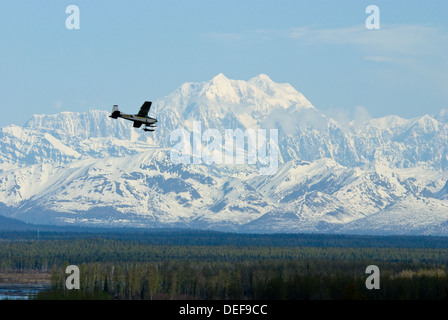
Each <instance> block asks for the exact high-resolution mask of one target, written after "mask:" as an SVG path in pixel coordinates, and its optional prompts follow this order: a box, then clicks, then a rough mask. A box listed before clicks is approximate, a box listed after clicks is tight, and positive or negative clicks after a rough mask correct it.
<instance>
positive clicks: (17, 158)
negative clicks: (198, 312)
mask: <svg viewBox="0 0 448 320" xmlns="http://www.w3.org/2000/svg"><path fill="white" fill-rule="evenodd" d="M120 109H122V110H123V111H126V112H133V111H132V110H133V109H135V107H132V106H120ZM135 112H137V110H135ZM109 115H110V110H90V111H88V112H83V113H79V112H61V113H58V114H54V115H34V116H33V117H32V118H31V119H30V120H29V121H27V122H26V123H25V124H24V125H23V126H16V125H9V126H6V127H3V128H1V130H0V164H1V167H0V214H1V215H2V216H5V217H8V218H15V219H19V220H22V221H24V222H27V223H34V224H46V225H75V226H101V227H143V228H165V227H168V228H195V229H211V230H220V231H237V232H253V233H255V232H263V233H272V232H283V233H284V232H292V233H295V232H322V233H325V232H326V233H357V234H425V235H448V182H447V181H448V111H447V110H441V111H440V112H439V113H437V114H435V115H423V116H421V117H417V118H413V119H404V118H401V117H399V116H396V115H390V116H386V117H383V118H377V119H374V118H371V117H364V118H363V119H357V120H356V121H355V120H354V121H351V122H349V123H341V122H339V121H337V120H335V119H333V118H331V117H329V116H327V115H325V114H323V113H322V112H320V111H319V110H318V109H317V108H315V107H314V106H313V105H312V103H311V102H310V101H308V100H307V99H306V98H305V96H304V95H303V94H301V93H300V92H298V91H297V90H296V89H295V88H293V87H292V86H291V85H289V84H286V83H275V82H274V81H272V80H271V79H270V78H269V77H268V76H267V75H264V74H261V75H258V76H256V77H254V78H252V79H249V80H248V81H243V80H232V79H228V78H227V77H225V76H224V75H223V74H219V75H217V76H215V77H214V78H213V79H211V80H210V81H206V82H202V83H185V84H183V85H182V86H180V87H179V88H178V89H177V90H176V91H174V92H173V93H171V94H170V95H168V96H166V97H163V98H160V99H158V100H156V101H153V107H152V109H151V111H150V115H151V116H155V117H157V119H158V128H157V129H156V131H155V132H153V133H147V132H143V131H142V130H141V129H134V128H132V123H130V122H126V121H125V120H122V119H118V120H114V119H111V118H109ZM198 124H199V125H200V127H199V128H200V132H199V134H202V136H199V137H200V138H199V140H198V139H196V141H195V132H196V131H197V129H198ZM209 129H210V130H212V131H209V132H213V133H214V141H213V139H211V140H210V139H207V138H204V137H205V133H206V132H207V130H209ZM195 130H196V131H195ZM237 130H240V131H239V132H243V133H248V132H250V131H251V130H252V131H253V132H256V133H266V143H265V144H264V145H263V148H264V149H263V148H261V149H260V146H259V145H258V147H259V148H258V153H256V154H255V155H256V156H257V155H258V158H257V159H256V160H257V161H255V162H251V161H249V155H248V154H249V150H250V149H249V145H250V141H249V140H250V139H249V138H247V137H246V138H245V139H246V140H244V144H243V145H237V144H236V139H233V138H232V140H231V141H233V142H235V146H233V148H232V150H231V151H232V152H235V155H236V154H238V152H240V154H242V155H243V159H244V161H243V163H239V162H237V160H236V158H237V157H236V156H235V157H234V158H233V159H232V160H233V162H232V163H227V162H226V161H222V162H221V161H214V162H206V161H203V160H204V158H202V159H199V161H195V158H194V157H195V156H197V153H196V154H195V151H198V150H199V151H202V152H204V150H209V149H207V148H209V147H210V146H211V145H213V146H214V147H215V149H214V150H215V151H214V152H215V154H216V152H218V151H220V149H219V148H220V147H222V144H224V142H225V141H226V140H225V138H226V137H227V135H226V134H227V132H231V133H235V132H237ZM263 130H266V131H263ZM273 130H274V131H273ZM175 132H183V133H184V134H185V133H187V134H188V135H187V138H186V140H184V144H183V145H182V146H188V147H191V146H193V148H186V149H185V150H184V155H185V156H187V159H190V160H191V161H188V162H180V163H179V162H178V161H177V162H176V161H173V150H175V147H176V145H177V146H178V145H179V141H180V140H179V136H176V135H173V133H175ZM273 132H275V133H276V135H275V136H272V133H273ZM196 133H197V132H196ZM216 134H218V136H217V135H216ZM270 134H271V135H270ZM217 137H222V140H221V141H219V139H217ZM273 137H275V139H273ZM209 138H210V137H209ZM257 139H258V140H257V141H260V140H259V139H260V138H259V136H258V138H257ZM274 140H275V141H274ZM190 142H191V143H190ZM216 143H218V144H216ZM268 146H271V148H268ZM272 147H275V148H274V149H273V148H272ZM233 149H235V150H233ZM222 150H223V152H222V155H223V154H225V149H224V148H223V149H222ZM260 150H261V151H263V150H264V153H265V156H272V154H273V151H275V152H277V153H278V154H277V157H276V158H272V157H271V158H270V159H271V164H272V162H273V161H275V163H274V164H275V168H274V170H271V172H270V173H269V174H260V168H262V167H263V166H266V163H265V162H263V161H262V160H263V159H262V158H260ZM188 152H191V154H189V153H188ZM262 153H263V152H262ZM217 154H218V155H221V153H217ZM232 154H233V153H232ZM202 155H203V153H202ZM190 156H191V157H190ZM219 158H220V157H218V158H215V159H219ZM196 160H197V159H196ZM201 160H202V161H201Z"/></svg>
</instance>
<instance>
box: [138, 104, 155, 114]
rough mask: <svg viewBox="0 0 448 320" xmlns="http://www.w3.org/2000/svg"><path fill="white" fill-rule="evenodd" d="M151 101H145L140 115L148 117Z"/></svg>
mask: <svg viewBox="0 0 448 320" xmlns="http://www.w3.org/2000/svg"><path fill="white" fill-rule="evenodd" d="M151 104H152V102H151V101H145V103H143V105H142V106H141V108H140V111H139V112H138V116H140V117H146V116H147V115H148V112H149V109H150V108H151Z"/></svg>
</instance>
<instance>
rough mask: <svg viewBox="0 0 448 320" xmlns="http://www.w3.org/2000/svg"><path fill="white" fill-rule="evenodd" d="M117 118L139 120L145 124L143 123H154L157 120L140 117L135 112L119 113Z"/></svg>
mask: <svg viewBox="0 0 448 320" xmlns="http://www.w3.org/2000/svg"><path fill="white" fill-rule="evenodd" d="M118 118H123V119H126V120H130V121H134V122H141V123H142V124H145V125H150V124H154V123H156V122H157V120H156V119H154V118H151V117H140V116H139V115H136V114H125V113H120V115H119V116H118Z"/></svg>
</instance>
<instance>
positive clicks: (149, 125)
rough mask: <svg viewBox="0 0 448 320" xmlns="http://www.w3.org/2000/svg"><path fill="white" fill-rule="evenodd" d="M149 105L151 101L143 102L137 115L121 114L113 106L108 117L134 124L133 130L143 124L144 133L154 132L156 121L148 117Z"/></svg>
mask: <svg viewBox="0 0 448 320" xmlns="http://www.w3.org/2000/svg"><path fill="white" fill-rule="evenodd" d="M151 104H152V102H151V101H145V102H144V103H143V105H142V106H141V107H140V111H139V112H138V114H125V113H121V112H120V110H118V106H117V105H114V106H113V107H112V114H111V115H110V116H109V117H110V118H112V119H117V118H123V119H126V120H131V121H133V122H134V128H140V127H141V126H142V124H144V125H145V127H144V128H143V130H144V131H150V132H153V131H154V130H156V129H155V128H156V125H155V123H156V122H157V119H155V118H151V117H148V112H149V109H150V108H151Z"/></svg>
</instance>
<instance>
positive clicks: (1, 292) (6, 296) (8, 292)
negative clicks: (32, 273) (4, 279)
mask: <svg viewBox="0 0 448 320" xmlns="http://www.w3.org/2000/svg"><path fill="white" fill-rule="evenodd" d="M48 288H49V285H47V284H23V283H20V284H14V283H8V284H2V283H0V300H29V299H32V298H33V297H34V296H35V295H37V294H38V293H39V292H40V291H42V290H46V289H48Z"/></svg>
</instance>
